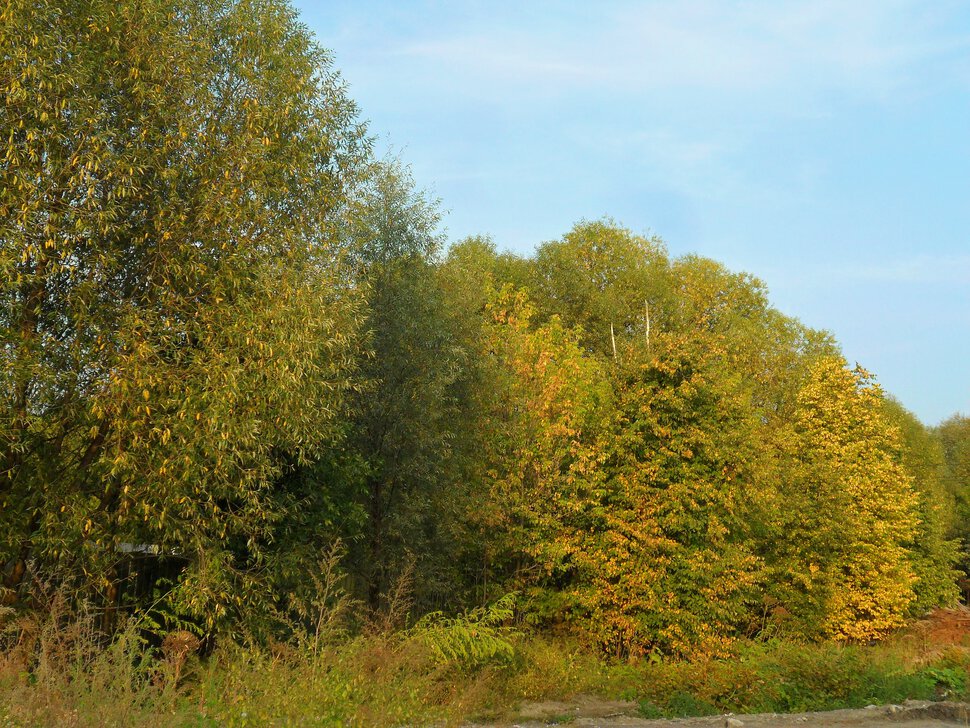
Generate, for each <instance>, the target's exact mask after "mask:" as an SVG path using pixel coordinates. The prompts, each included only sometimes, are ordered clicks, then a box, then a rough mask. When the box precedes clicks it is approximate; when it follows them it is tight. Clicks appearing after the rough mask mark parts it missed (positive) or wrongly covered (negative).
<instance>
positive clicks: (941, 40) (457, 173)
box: [295, 0, 970, 424]
mask: <svg viewBox="0 0 970 728" xmlns="http://www.w3.org/2000/svg"><path fill="white" fill-rule="evenodd" d="M295 4H296V6H297V8H298V9H299V10H300V12H301V17H302V19H303V22H305V23H306V24H307V25H308V26H309V27H310V28H311V29H312V30H313V31H314V32H315V33H316V34H317V37H318V39H319V41H320V43H321V44H322V45H324V46H326V47H327V48H329V49H331V50H332V52H333V55H334V63H335V66H336V68H337V69H338V70H339V71H340V72H341V74H342V75H343V77H344V79H345V80H346V82H347V84H348V86H349V91H350V95H351V96H352V97H353V98H354V99H355V100H356V101H357V103H358V104H359V106H360V108H361V114H362V117H363V118H364V119H367V120H368V121H369V124H370V129H371V132H372V133H373V134H374V135H375V136H377V137H378V139H379V141H378V147H379V149H392V150H396V152H397V153H398V154H399V156H400V157H401V159H402V160H403V161H404V162H406V163H408V164H409V165H410V166H411V168H412V170H413V173H414V177H415V180H416V181H417V183H418V185H419V186H420V187H423V188H427V189H428V190H429V191H430V192H431V193H432V194H434V195H435V196H437V197H440V198H441V201H442V207H443V209H444V210H445V211H446V212H447V217H446V219H445V227H446V228H447V232H448V235H449V238H450V239H452V240H457V239H460V238H462V237H465V236H467V235H472V234H485V235H489V236H491V237H492V238H493V239H494V241H495V242H496V244H497V245H498V246H499V247H500V248H502V249H510V250H513V251H516V252H519V253H529V252H530V251H531V250H532V249H533V248H534V247H535V246H536V244H538V243H540V242H542V241H545V240H551V239H556V238H559V237H561V236H562V235H563V234H564V233H565V232H567V231H568V230H569V229H570V228H571V227H572V225H573V224H574V223H575V222H577V221H578V220H580V219H582V218H599V217H603V216H609V217H612V218H614V219H615V220H616V221H618V222H620V223H621V224H623V225H625V226H626V227H629V228H631V229H633V230H634V231H636V232H644V233H653V234H657V235H660V236H661V237H662V238H663V239H664V240H665V241H666V243H667V245H668V248H669V250H670V253H671V254H672V255H675V256H676V255H683V254H685V253H698V254H701V255H705V256H709V257H712V258H715V259H717V260H719V261H721V262H723V263H725V264H727V265H728V266H729V267H731V268H732V269H735V270H744V271H748V272H750V273H753V274H754V275H756V276H758V277H759V278H761V279H762V280H763V281H765V283H766V284H767V286H768V288H769V290H770V291H771V300H772V302H773V303H774V304H775V305H776V306H777V307H778V308H780V309H781V310H782V311H784V312H785V313H788V314H791V315H794V316H796V317H798V318H799V319H801V320H802V321H804V322H805V323H807V324H809V325H811V326H815V327H818V328H824V329H827V330H829V331H831V332H833V333H834V334H835V336H836V337H837V338H838V340H839V341H840V342H841V344H842V346H843V350H844V352H845V354H846V357H847V358H848V359H849V361H850V363H851V362H854V361H858V362H859V363H860V364H862V365H863V366H865V367H866V368H867V369H870V370H871V371H873V372H874V373H875V374H876V375H877V377H878V379H879V381H880V382H881V383H882V384H883V386H884V387H885V388H886V389H887V390H888V391H889V392H890V393H892V394H893V395H895V396H896V397H897V398H898V399H900V401H901V402H902V403H903V404H904V405H905V406H906V407H908V408H909V409H911V410H913V411H914V412H915V413H916V414H917V415H918V416H919V417H920V418H921V419H922V420H923V421H924V422H927V423H928V424H935V423H936V422H938V421H940V420H941V419H943V418H945V417H946V416H948V415H950V414H952V413H955V412H958V411H959V412H963V413H965V414H970V198H968V192H970V5H968V4H966V3H965V2H963V0H952V1H948V0H936V1H934V2H923V1H917V0H853V1H852V2H845V1H844V0H839V1H836V0H818V1H815V2H799V1H795V0H790V1H784V0H749V1H746V2H731V1H721V0H678V1H676V2H675V1H673V0H671V1H669V2H668V1H665V2H651V1H649V0H647V1H642V2H612V1H602V2H582V3H581V2H540V1H535V2H524V1H521V0H520V2H503V1H501V0H493V1H490V2H472V1H463V0H452V1H448V2H446V1H444V0H440V1H438V2H400V1H397V2H392V1H378V0H333V1H329V2H312V1H311V0H296V2H295Z"/></svg>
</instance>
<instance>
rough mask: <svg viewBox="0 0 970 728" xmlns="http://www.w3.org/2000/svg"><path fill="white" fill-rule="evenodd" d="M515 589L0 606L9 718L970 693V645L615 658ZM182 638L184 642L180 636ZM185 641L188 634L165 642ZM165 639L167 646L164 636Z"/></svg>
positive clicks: (365, 716)
mask: <svg viewBox="0 0 970 728" xmlns="http://www.w3.org/2000/svg"><path fill="white" fill-rule="evenodd" d="M511 608H512V603H511V597H509V598H507V599H505V600H501V601H499V602H498V603H496V604H494V605H492V606H491V607H487V608H484V609H480V610H476V611H473V612H469V613H466V614H463V615H459V616H457V617H446V616H444V615H441V614H435V615H429V616H427V617H425V618H424V619H422V620H419V621H418V622H416V623H414V624H413V625H412V626H411V627H409V628H406V629H397V630H387V631H377V630H369V631H366V630H365V631H363V632H361V633H360V634H357V635H356V636H355V635H351V634H348V633H347V632H345V631H343V630H323V629H315V630H314V635H313V640H312V642H307V641H306V640H305V639H304V640H296V641H294V642H293V643H292V644H276V645H273V646H272V648H266V649H256V648H252V647H250V648H243V647H240V646H238V645H235V644H222V645H217V646H216V647H215V649H214V650H213V651H212V652H211V654H209V655H208V656H207V657H205V658H204V659H203V658H200V657H199V656H198V655H197V654H195V653H194V652H192V653H191V654H186V652H187V651H186V650H185V649H184V647H183V648H182V651H181V652H180V651H178V650H168V651H166V649H164V648H163V647H162V646H153V644H155V643H152V644H149V642H147V641H146V640H145V639H144V638H143V635H142V633H141V632H139V630H138V629H137V626H136V625H134V624H129V625H127V626H126V627H124V628H123V629H121V631H119V632H118V633H117V634H116V635H115V636H114V638H113V639H111V640H110V641H107V642H105V641H104V639H103V637H102V636H101V635H100V634H99V633H98V630H97V629H96V620H95V618H94V617H95V615H93V614H87V613H84V612H83V611H82V612H70V611H69V610H67V608H66V606H65V605H64V604H60V605H58V604H56V603H55V604H54V605H53V606H52V607H50V609H49V613H48V614H46V615H45V616H44V618H40V617H38V616H36V615H23V614H17V613H14V612H12V611H10V610H6V611H5V612H3V613H2V614H0V624H2V639H3V645H2V646H3V651H2V654H0V723H2V724H4V725H13V726H37V725H61V726H78V727H81V726H91V727H92V728H93V727H94V726H99V727H100V726H239V727H242V726H268V725H269V726H276V725H279V726H288V725H347V726H352V725H360V726H371V725H376V726H379V725H387V726H396V725H426V724H430V723H434V724H439V725H456V724H458V723H460V722H461V721H463V720H465V719H468V718H475V719H479V720H488V719H510V718H514V716H515V711H516V706H517V705H519V704H521V703H522V702H524V701H530V700H545V699H568V698H569V697H570V696H573V695H576V694H580V693H585V694H592V695H597V696H600V697H603V698H609V699H625V700H630V701H634V702H635V703H636V704H638V705H639V712H640V714H641V715H643V716H644V717H681V716H690V715H709V714H715V713H723V712H733V713H744V712H798V711H807V710H826V709H833V708H841V707H862V706H865V705H868V704H870V703H895V702H901V701H902V700H905V699H907V698H917V699H937V698H943V697H949V698H963V697H965V696H966V695H967V675H968V667H970V650H968V649H967V648H966V647H962V646H949V647H946V648H945V649H929V648H927V646H926V645H917V644H914V643H912V642H906V641H904V640H898V641H896V642H888V643H884V644H881V645H877V646H873V647H852V646H840V645H836V644H832V643H826V644H795V643H791V642H784V641H768V642H761V643H758V642H750V643H745V644H742V645H740V646H738V648H737V650H736V652H735V654H734V655H733V656H732V657H731V658H729V659H706V660H705V659H696V660H693V661H670V662H663V661H659V662H641V663H639V664H630V663H626V662H608V661H604V660H602V659H600V658H599V657H598V656H597V655H596V654H594V653H593V652H591V651H589V650H587V649H585V648H583V647H582V646H581V645H580V644H578V643H576V642H573V641H569V640H564V639H553V638H551V637H543V636H536V635H526V634H522V633H519V632H516V631H514V630H512V629H510V628H509V624H510V619H509V618H510V617H511ZM180 639H181V641H179V640H180ZM171 642H172V643H174V644H178V645H185V644H189V645H191V640H186V639H182V638H181V637H179V638H178V639H174V640H171ZM161 644H162V645H163V644H164V643H161Z"/></svg>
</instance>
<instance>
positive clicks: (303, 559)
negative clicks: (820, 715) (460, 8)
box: [0, 0, 970, 655]
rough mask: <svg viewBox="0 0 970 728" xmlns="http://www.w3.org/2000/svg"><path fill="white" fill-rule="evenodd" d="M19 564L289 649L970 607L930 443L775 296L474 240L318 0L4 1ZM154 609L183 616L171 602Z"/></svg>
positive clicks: (11, 572) (633, 237) (10, 432)
mask: <svg viewBox="0 0 970 728" xmlns="http://www.w3.org/2000/svg"><path fill="white" fill-rule="evenodd" d="M0 34H2V36H0V48H2V49H3V51H2V53H0V84H2V93H3V96H4V102H5V103H4V105H3V106H2V107H0V129H2V132H3V138H4V140H5V150H4V156H3V158H2V160H0V176H2V179H0V351H2V353H3V355H2V360H0V563H2V564H3V585H4V592H3V593H4V600H5V601H6V602H8V603H16V602H18V601H19V602H20V603H25V600H26V599H27V597H28V595H29V589H30V578H31V577H30V575H31V574H37V573H45V574H52V575H54V577H53V578H56V579H58V580H61V581H64V582H65V583H67V582H70V583H71V584H75V585H77V586H78V588H79V589H80V590H82V591H83V592H84V593H85V594H87V595H89V597H91V598H94V599H102V600H108V599H109V597H110V595H111V594H113V593H114V591H113V590H115V589H116V587H117V583H118V581H119V579H120V578H121V565H122V563H123V562H124V561H125V559H126V558H128V556H127V555H128V554H130V553H131V551H132V549H139V548H141V549H150V550H151V553H153V554H156V556H157V558H158V559H160V560H165V559H170V560H178V561H179V563H180V564H184V568H182V569H181V570H180V571H179V576H178V578H177V579H175V580H174V581H173V582H172V583H171V584H166V585H162V587H160V588H161V592H160V593H159V594H152V595H150V598H149V597H146V598H145V599H144V600H143V601H144V602H145V603H141V604H135V605H134V606H135V607H137V608H141V609H152V610H155V611H156V612H158V613H160V614H163V615H164V616H165V618H167V619H175V620H181V621H182V622H185V623H190V624H193V625H195V626H196V627H197V628H198V629H199V630H201V631H206V632H212V633H222V634H229V635H236V636H250V637H253V636H255V637H257V638H258V637H266V636H268V635H273V634H276V633H279V632H281V631H283V632H285V630H286V629H287V625H289V624H292V622H293V620H299V619H300V615H303V614H305V613H306V608H307V605H308V604H310V603H312V602H313V600H314V599H317V598H319V594H317V593H316V592H315V590H314V589H315V586H314V585H315V583H316V581H315V580H314V579H313V578H311V576H312V574H313V570H314V569H316V568H318V564H319V563H320V559H321V558H324V557H325V554H327V553H328V552H329V550H330V549H332V548H333V544H335V543H339V544H342V549H343V551H342V560H341V567H342V569H343V573H344V574H345V584H346V588H347V589H348V590H349V591H350V592H351V593H352V594H353V595H355V596H356V597H357V598H358V599H359V603H360V604H361V609H362V610H364V609H367V610H371V611H379V610H381V609H383V608H386V606H387V603H388V601H389V600H391V599H392V596H393V594H394V592H395V590H397V589H399V588H400V586H401V584H403V583H405V582H406V583H407V585H408V588H409V591H410V594H411V599H412V608H413V610H414V612H415V614H420V613H422V612H425V611H430V610H446V611H456V610H461V609H463V608H468V607H472V606H475V605H479V604H482V603H486V602H488V601H490V600H494V599H496V598H499V597H501V596H503V595H505V594H508V593H510V592H515V593H516V594H517V603H518V612H519V614H520V616H521V618H522V619H523V620H525V621H526V622H528V623H530V624H533V625H535V626H536V627H537V628H540V629H546V630H564V631H570V632H574V633H578V634H581V635H583V637H584V638H585V639H587V640H588V641H590V642H591V643H594V644H596V645H598V646H599V647H600V648H601V649H603V650H604V651H605V652H608V653H610V654H615V655H641V654H646V653H655V654H689V653H693V652H705V653H709V654H716V653H719V652H722V651H724V650H725V649H727V648H728V646H729V645H730V644H731V642H732V641H734V640H735V639H737V638H740V637H745V636H754V635H766V634H768V635H771V634H779V635H790V636H795V637H798V638H809V639H821V638H833V639H838V640H843V641H868V640H871V639H874V638H878V637H880V636H882V635H884V634H886V633H888V632H889V631H890V630H892V629H894V628H895V627H897V626H899V625H900V624H902V623H903V621H904V620H905V619H907V618H909V617H911V616H914V615H918V614H920V613H922V612H924V611H926V610H927V609H928V608H931V607H932V606H936V605H945V604H949V603H952V602H954V601H955V600H956V599H957V597H958V596H959V589H958V586H957V580H958V578H959V577H960V575H961V573H962V569H964V568H965V566H966V558H965V556H964V554H963V551H962V543H963V541H964V540H965V539H966V537H967V535H968V534H967V526H966V525H965V524H966V523H967V522H968V519H967V517H968V515H970V504H968V484H970V470H968V468H970V420H968V419H967V418H964V417H960V416H955V417H953V418H952V419H950V420H948V421H947V422H945V423H943V424H942V425H940V426H938V427H935V428H927V427H926V426H924V425H923V424H922V423H920V422H919V420H918V419H916V418H915V417H914V416H913V415H912V414H911V413H909V412H908V411H907V410H906V409H905V408H904V407H903V406H902V405H900V404H899V403H898V402H896V401H895V400H893V399H892V398H891V397H888V396H886V395H885V394H884V393H883V391H882V390H881V389H880V387H879V386H878V384H876V382H875V380H874V378H873V376H872V375H871V374H870V373H869V372H867V371H865V370H864V369H862V368H861V367H859V366H855V367H851V366H849V365H848V364H847V362H846V361H845V359H844V357H843V356H842V354H841V352H840V350H839V347H838V345H837V343H836V342H835V341H834V340H833V338H832V337H831V335H829V334H828V333H826V332H824V331H817V330H813V329H811V328H809V327H806V326H804V325H803V324H801V323H800V322H798V321H797V320H795V319H793V318H791V317H789V316H786V315H784V314H782V313H781V312H779V311H778V310H776V309H775V308H773V307H772V306H771V305H770V302H769V299H768V294H767V290H766V288H765V286H764V284H763V283H762V282H761V281H759V280H758V279H756V278H754V277H752V276H750V275H747V274H743V273H735V272H732V271H730V270H728V269H727V268H725V267H724V266H723V265H721V264H719V263H717V262H715V261H712V260H709V259H706V258H702V257H698V256H683V257H672V256H670V255H669V253H668V252H667V250H666V247H665V245H664V243H663V241H662V240H660V239H659V238H656V237H647V236H643V235H639V234H636V233H634V232H632V231H630V230H627V229H626V228H624V227H622V226H621V225H619V224H617V223H615V222H613V221H612V220H609V219H602V220H593V221H589V220H586V221H581V222H579V223H578V224H576V225H575V226H574V227H573V229H572V230H570V231H568V232H567V233H566V234H565V235H563V237H562V238H561V239H559V240H554V241H549V242H545V243H541V244H539V245H538V246H537V248H536V249H535V252H534V253H533V254H532V255H529V256H520V255H513V254H511V253H506V252H500V250H499V249H498V248H497V247H496V245H495V244H494V243H493V242H492V241H490V240H488V239H485V238H470V239H466V240H463V241H459V242H457V243H455V244H452V245H451V246H448V245H447V244H446V243H447V241H446V240H445V238H444V236H443V235H442V234H441V233H440V222H441V220H440V210H439V207H438V203H437V201H436V200H433V199H431V198H429V197H428V196H427V195H426V194H424V193H422V192H421V191H420V190H418V189H417V188H416V187H415V185H414V182H413V180H412V179H411V177H410V175H409V173H408V171H407V168H406V167H404V166H403V165H402V164H401V163H399V162H397V161H395V160H381V159H377V158H375V155H374V153H373V150H372V141H371V139H370V137H369V136H368V132H367V128H366V125H365V124H364V123H363V122H362V120H361V116H360V112H359V110H358V109H357V107H356V106H355V104H354V102H353V101H352V100H351V98H350V97H349V94H348V91H347V89H346V87H345V85H344V84H343V82H342V80H341V79H340V77H339V75H338V74H337V72H336V71H335V70H334V68H333V65H332V61H331V59H330V57H329V55H328V54H327V53H326V52H325V51H323V50H321V49H320V48H319V47H318V46H317V45H316V44H315V42H314V41H313V39H312V37H311V36H310V34H309V32H308V31H307V29H306V28H305V27H303V26H302V25H301V24H300V23H299V22H298V20H297V17H296V14H295V11H294V10H293V9H292V8H290V7H289V6H288V5H287V4H286V3H285V2H282V0H123V1H122V2H119V1H118V0H56V1H54V0H10V2H8V3H7V4H6V5H5V8H4V9H3V10H2V11H0ZM149 601H150V603H149Z"/></svg>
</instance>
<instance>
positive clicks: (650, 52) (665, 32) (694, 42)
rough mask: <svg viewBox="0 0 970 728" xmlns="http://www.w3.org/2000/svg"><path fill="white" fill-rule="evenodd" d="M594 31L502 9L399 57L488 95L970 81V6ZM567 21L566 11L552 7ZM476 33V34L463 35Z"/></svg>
mask: <svg viewBox="0 0 970 728" xmlns="http://www.w3.org/2000/svg"><path fill="white" fill-rule="evenodd" d="M596 7H597V10H598V14H599V15H598V17H595V18H594V19H592V20H591V21H590V23H588V24H586V25H583V26H577V25H576V24H561V25H557V24H555V23H549V24H547V25H544V26H540V27H534V26H529V25H528V24H526V23H523V22H522V18H519V17H517V15H516V12H515V11H514V10H509V9H507V8H506V9H503V8H502V7H498V8H497V9H496V12H495V13H494V14H493V15H492V17H491V18H490V19H489V21H488V23H487V24H485V25H481V24H479V25H476V27H475V28H474V29H473V30H470V31H469V30H466V29H465V28H462V27H453V26H450V25H449V26H443V27H440V28H435V27H434V26H433V25H432V24H427V25H426V26H423V27H424V32H423V34H422V37H421V38H420V39H418V40H411V41H407V42H404V43H401V44H399V45H397V46H396V47H391V48H388V49H387V51H388V53H390V54H391V55H394V56H399V57H404V58H411V59H416V60H420V61H423V62H426V63H431V64H434V65H435V67H436V68H437V69H438V71H437V72H436V73H437V74H440V75H439V76H438V78H439V79H444V78H448V77H455V76H457V77H459V78H461V79H463V80H465V81H474V83H475V86H474V88H473V89H470V90H471V91H473V92H477V93H479V94H508V93H509V92H510V91H512V90H518V91H520V92H521V91H526V92H531V93H536V92H539V93H550V92H560V93H563V92H568V91H571V90H589V89H605V90H613V91H619V92H623V93H631V92H648V91H657V90H664V89H675V90H678V91H683V90H689V89H695V90H707V91H713V92H717V93H723V92H734V93H738V92H741V93H757V92H764V91H770V92H777V91H779V90H781V91H786V92H788V93H792V94H803V93H805V92H806V91H809V92H815V91H838V92H850V93H857V94H864V95H866V96H876V97H887V96H888V95H889V94H892V93H895V92H898V91H899V90H900V89H903V88H906V87H907V85H908V84H909V83H910V80H911V73H910V69H911V68H912V67H913V66H916V65H919V64H924V63H933V62H938V63H940V65H941V69H940V71H941V74H940V75H941V82H945V81H946V80H947V76H948V75H949V73H948V72H952V74H954V75H956V74H962V73H963V71H964V70H965V69H961V68H960V66H959V64H958V63H957V62H955V61H954V62H948V60H951V59H952V57H953V56H954V55H959V54H961V53H965V52H966V51H967V50H968V49H970V38H968V37H966V36H951V35H949V34H948V31H947V28H946V18H947V12H948V11H960V6H959V5H955V6H954V5H947V4H935V5H927V4H925V3H917V2H912V1H911V0H857V1H856V2H852V3H846V2H842V1H839V2H836V1H835V0H825V1H822V2H817V1H816V2H778V1H777V0H770V1H768V0H757V1H755V2H730V3H729V2H722V1H721V0H684V1H681V2H649V3H599V4H597V6H596ZM548 13H549V14H550V15H551V16H552V17H555V14H556V8H555V5H553V6H552V7H550V8H549V9H548ZM463 31H464V32H463Z"/></svg>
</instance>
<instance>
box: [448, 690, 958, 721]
mask: <svg viewBox="0 0 970 728" xmlns="http://www.w3.org/2000/svg"><path fill="white" fill-rule="evenodd" d="M636 707H637V706H636V704H635V703H624V702H616V701H603V700H598V699H596V698H586V697H579V698H577V699H576V700H574V701H570V702H568V703H566V702H562V703H560V702H552V701H550V702H544V703H530V704H526V705H524V706H522V708H521V709H520V710H519V713H518V716H517V717H516V719H515V720H514V721H513V722H503V723H491V724H488V726H489V727H490V728H497V727H498V726H506V727H508V726H518V727H520V728H540V726H542V727H545V726H553V725H559V726H602V727H603V728H816V727H817V728H947V727H950V728H952V726H958V725H962V726H970V704H966V703H949V702H942V703H929V702H924V701H907V702H906V703H904V704H903V705H888V706H878V707H876V706H872V707H869V708H863V709H860V710H833V711H828V712H824V713H795V714H790V715H778V714H772V713H768V714H762V715H736V716H724V715H719V716H713V717H707V718H678V719H676V720H671V719H663V720H646V719H644V718H639V717H637V715H636ZM467 728H485V726H484V725H483V724H469V726H468V727H467Z"/></svg>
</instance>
